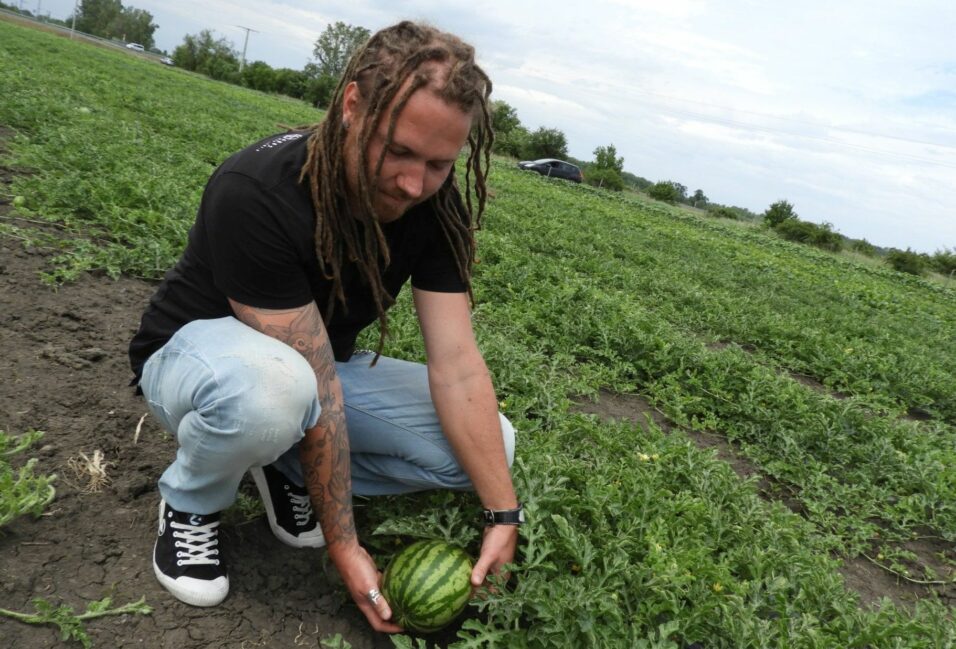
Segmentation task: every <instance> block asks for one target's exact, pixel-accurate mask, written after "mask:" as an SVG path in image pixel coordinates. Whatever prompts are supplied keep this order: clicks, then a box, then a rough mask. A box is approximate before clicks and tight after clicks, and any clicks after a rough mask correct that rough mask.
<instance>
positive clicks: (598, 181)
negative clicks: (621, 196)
mask: <svg viewBox="0 0 956 649" xmlns="http://www.w3.org/2000/svg"><path fill="white" fill-rule="evenodd" d="M584 182H586V183H587V184H589V185H594V186H595V187H601V188H603V189H610V190H612V191H615V192H620V191H624V179H623V178H621V174H619V173H618V172H617V171H615V170H614V169H601V168H599V167H591V168H589V169H587V170H586V172H585V174H584Z"/></svg>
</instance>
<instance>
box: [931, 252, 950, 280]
mask: <svg viewBox="0 0 956 649" xmlns="http://www.w3.org/2000/svg"><path fill="white" fill-rule="evenodd" d="M929 264H930V266H931V267H932V269H933V270H935V271H936V272H937V273H940V274H941V275H949V276H950V277H952V276H953V275H954V274H956V248H953V249H952V250H947V249H945V248H944V249H943V250H937V251H936V253H935V254H933V256H932V257H931V258H930V260H929Z"/></svg>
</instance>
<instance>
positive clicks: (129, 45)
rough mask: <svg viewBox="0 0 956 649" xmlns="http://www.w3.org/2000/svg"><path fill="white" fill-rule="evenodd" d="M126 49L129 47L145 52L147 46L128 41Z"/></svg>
mask: <svg viewBox="0 0 956 649" xmlns="http://www.w3.org/2000/svg"><path fill="white" fill-rule="evenodd" d="M126 49H128V50H136V51H137V52H145V51H146V48H145V47H143V46H142V45H140V44H139V43H127V44H126Z"/></svg>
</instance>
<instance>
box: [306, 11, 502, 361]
mask: <svg viewBox="0 0 956 649" xmlns="http://www.w3.org/2000/svg"><path fill="white" fill-rule="evenodd" d="M352 81H355V82H356V83H357V84H358V88H359V91H360V94H361V97H362V100H363V102H364V119H363V120H362V124H361V132H360V133H359V135H358V187H357V192H358V199H359V200H360V201H361V203H360V204H359V205H358V206H354V205H352V204H350V203H349V200H348V196H347V184H346V169H345V162H344V159H343V158H344V156H343V155H342V153H343V150H344V143H345V137H346V129H345V128H343V125H342V117H343V101H344V94H345V88H346V86H348V85H349V83H351V82H352ZM426 87H427V88H428V90H429V91H431V92H434V93H435V94H436V95H437V96H438V97H439V98H441V99H442V100H443V101H445V102H446V103H448V104H449V105H453V106H457V107H459V108H460V109H461V110H462V111H464V112H465V113H467V114H470V115H472V117H473V127H472V129H471V132H470V133H469V135H468V145H469V153H468V161H467V163H466V165H465V191H464V205H463V203H462V196H461V191H460V190H459V187H458V182H457V180H456V178H455V170H454V168H452V171H451V172H450V173H449V175H448V178H447V180H446V181H445V183H444V184H443V185H442V187H441V188H440V189H439V190H438V192H437V193H436V194H435V195H434V196H432V197H431V198H430V199H428V200H429V201H430V205H431V207H432V208H433V210H434V212H435V214H437V215H438V219H439V223H440V225H441V228H442V232H443V233H444V235H445V238H446V240H447V241H448V243H449V244H450V246H451V248H452V250H453V252H454V256H455V260H456V262H457V264H458V272H459V274H460V276H461V279H462V281H463V282H465V284H466V285H467V287H468V297H469V300H471V301H472V303H474V294H473V292H472V287H471V270H472V264H473V263H474V259H475V238H474V232H475V230H477V229H479V228H480V227H481V216H482V213H483V212H484V209H485V201H486V199H487V196H488V189H487V185H486V179H487V174H488V168H489V166H490V159H491V145H492V142H493V138H494V135H493V132H492V129H491V115H490V113H489V110H488V97H489V95H490V94H491V80H490V79H489V78H488V76H487V75H486V74H485V73H484V71H482V69H481V68H480V67H478V65H477V64H476V63H475V51H474V48H473V47H471V46H470V45H468V44H466V43H464V42H463V41H461V40H460V39H459V38H457V37H455V36H453V35H451V34H447V33H444V32H440V31H438V30H437V29H435V28H433V27H430V26H427V25H421V24H417V23H413V22H409V21H405V22H401V23H399V24H397V25H393V26H392V27H387V28H385V29H383V30H381V31H379V32H378V33H376V34H375V35H373V36H372V37H371V38H370V39H369V40H368V42H366V43H365V45H364V46H363V47H362V48H361V49H360V50H359V51H358V52H356V53H355V55H354V56H353V57H352V59H351V60H350V61H349V64H348V67H346V69H345V72H344V73H343V74H342V79H341V80H340V81H339V84H338V86H337V87H336V89H335V94H334V96H333V99H332V103H331V106H330V107H329V110H328V113H327V114H326V117H325V120H324V121H322V122H321V123H319V124H317V125H315V126H313V127H311V128H310V129H309V130H310V135H309V141H308V154H307V158H306V161H305V164H304V165H303V166H302V171H301V174H300V176H299V181H300V182H302V181H304V180H305V179H306V178H308V181H309V189H310V192H311V195H312V205H313V209H314V211H315V252H316V256H317V257H318V261H319V266H320V268H321V269H322V272H323V274H324V275H325V276H326V277H327V278H329V279H331V280H332V291H331V293H330V295H329V299H328V302H327V303H326V304H325V305H324V307H323V319H324V320H325V321H326V323H328V322H329V319H330V318H331V316H332V313H333V311H334V310H335V303H336V301H338V302H340V303H342V304H343V306H344V304H345V294H344V291H343V288H342V278H341V270H342V265H343V263H347V262H352V263H355V264H356V265H357V266H358V268H359V269H360V271H361V273H362V275H363V276H364V278H365V280H366V282H367V283H368V285H369V287H370V288H371V291H372V296H373V299H374V300H375V305H376V309H377V311H378V319H379V324H380V325H381V326H380V336H379V343H378V349H377V352H376V355H375V360H376V361H377V360H378V357H379V355H380V354H381V352H382V347H383V345H384V343H385V336H386V334H387V331H388V322H387V318H386V315H385V311H386V309H387V308H388V307H389V306H390V305H391V304H392V302H393V301H394V298H393V296H391V295H389V294H388V292H387V291H386V290H385V288H384V286H383V284H382V270H383V269H384V268H385V267H386V266H387V265H388V263H389V251H388V244H387V243H386V241H385V236H384V234H383V232H382V229H381V226H380V225H379V221H378V219H377V218H376V215H375V210H374V208H373V205H372V196H373V195H374V192H375V190H376V186H377V183H378V177H379V174H380V172H381V169H382V163H383V161H384V158H385V153H386V151H387V149H388V146H389V145H390V144H391V142H392V137H393V134H394V131H395V124H396V121H397V119H398V116H399V114H400V113H401V111H402V109H403V108H404V107H405V104H406V103H407V102H408V100H409V98H410V97H411V96H412V94H414V93H415V92H416V91H418V90H420V89H422V88H426ZM389 106H392V109H391V112H388V108H389ZM386 113H387V114H386ZM386 118H387V119H388V131H387V135H386V139H385V146H383V147H382V149H381V153H380V154H379V157H378V160H376V161H374V162H375V165H374V173H373V174H371V177H370V174H369V172H368V170H369V164H368V162H369V161H368V160H367V155H368V153H367V151H368V143H369V138H370V137H372V135H373V133H374V132H375V131H376V129H377V128H378V125H379V124H380V123H381V120H382V119H386ZM472 194H474V196H475V198H476V200H477V210H476V209H475V206H474V205H473V203H472ZM352 207H356V208H357V211H356V210H355V209H351V208H352ZM462 207H464V212H463V211H462ZM472 217H474V218H472ZM373 363H374V361H373Z"/></svg>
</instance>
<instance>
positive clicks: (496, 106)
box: [491, 99, 521, 136]
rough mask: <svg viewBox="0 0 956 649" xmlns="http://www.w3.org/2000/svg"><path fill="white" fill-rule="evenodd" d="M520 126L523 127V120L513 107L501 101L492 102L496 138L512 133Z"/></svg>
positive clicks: (493, 126) (492, 122)
mask: <svg viewBox="0 0 956 649" xmlns="http://www.w3.org/2000/svg"><path fill="white" fill-rule="evenodd" d="M518 126H521V120H520V119H518V111H517V110H515V108H514V107H513V106H511V105H510V104H508V103H506V102H504V101H501V100H500V99H499V100H496V101H493V102H491V127H492V129H494V131H495V135H496V136H499V135H504V134H505V133H510V132H511V131H513V130H514V129H515V128H517V127H518Z"/></svg>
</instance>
